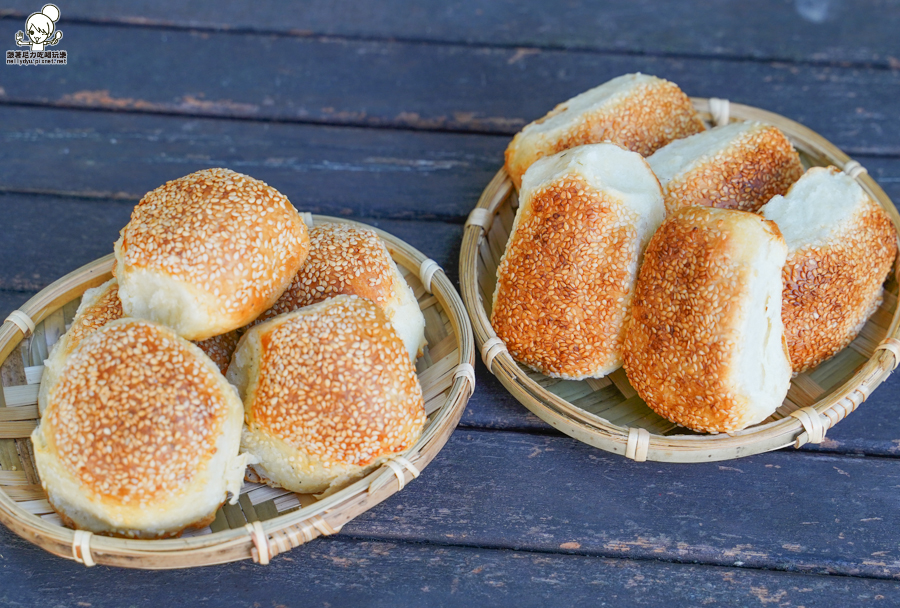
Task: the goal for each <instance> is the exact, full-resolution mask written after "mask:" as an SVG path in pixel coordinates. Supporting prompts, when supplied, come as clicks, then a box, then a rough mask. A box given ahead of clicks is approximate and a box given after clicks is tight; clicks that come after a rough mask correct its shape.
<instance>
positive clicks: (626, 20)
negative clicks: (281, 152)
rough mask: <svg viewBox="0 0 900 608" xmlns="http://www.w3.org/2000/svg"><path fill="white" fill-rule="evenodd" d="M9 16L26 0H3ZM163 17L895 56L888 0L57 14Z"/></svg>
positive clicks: (628, 46) (309, 5)
mask: <svg viewBox="0 0 900 608" xmlns="http://www.w3.org/2000/svg"><path fill="white" fill-rule="evenodd" d="M6 5H7V6H9V7H10V9H11V10H9V9H8V10H9V12H10V13H12V14H14V15H16V17H17V18H19V19H21V17H24V16H27V15H28V14H29V13H31V12H33V11H35V10H37V9H36V8H35V7H34V6H33V3H32V2H29V1H28V0H7V2H6ZM73 18H74V19H82V20H91V21H98V22H107V23H108V22H118V23H123V22H124V23H132V24H140V25H150V24H152V25H157V26H162V27H175V28H192V27H200V28H212V29H222V30H226V31H267V32H280V33H284V34H287V35H292V36H311V35H316V34H325V35H337V36H353V37H377V38H399V39H416V40H431V41H442V42H453V43H464V44H491V45H505V46H544V47H560V48H568V49H574V48H578V49H592V50H600V51H614V52H623V53H635V54H637V53H640V54H674V55H703V56H713V57H752V58H755V59H782V60H793V61H816V62H848V61H855V62H863V63H873V64H875V65H879V66H885V67H891V66H893V65H895V64H893V63H892V62H891V58H892V57H893V58H894V59H895V60H896V59H897V58H900V45H898V41H897V37H896V32H897V31H898V29H900V4H898V3H897V2H896V0H855V1H853V2H849V1H847V0H795V1H794V2H783V1H780V0H756V1H755V2H752V3H747V2H738V1H736V0H711V1H707V2H703V1H699V0H691V1H687V2H671V3H665V4H660V3H659V2H655V1H654V0H636V1H632V2H609V1H607V2H585V1H570V2H564V3H558V2H554V3H548V2H540V1H539V0H525V1H523V0H501V1H497V2H490V3H487V2H479V1H478V0H453V1H449V2H440V3H414V4H409V3H408V2H403V1H402V0H380V1H378V2H365V1H363V0H309V1H307V2H304V3H303V4H302V5H298V6H297V7H292V8H291V9H290V10H286V9H285V7H284V4H283V3H281V2H278V1H277V0H262V1H258V2H253V3H252V4H247V3H245V2H240V1H234V0H231V1H214V0H199V1H198V0H195V1H194V2H172V1H169V2H155V1H153V0H139V1H137V2H128V3H119V2H117V3H115V4H114V5H110V4H109V3H107V2H103V1H102V0H80V1H79V2H77V3H72V4H70V5H68V6H66V7H64V8H63V19H73Z"/></svg>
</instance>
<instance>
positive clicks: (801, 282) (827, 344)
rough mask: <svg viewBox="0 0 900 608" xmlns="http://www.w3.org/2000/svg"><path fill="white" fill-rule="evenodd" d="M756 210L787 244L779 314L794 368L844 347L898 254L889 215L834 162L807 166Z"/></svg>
mask: <svg viewBox="0 0 900 608" xmlns="http://www.w3.org/2000/svg"><path fill="white" fill-rule="evenodd" d="M760 214H761V215H762V216H763V217H765V218H766V219H769V220H772V221H774V222H775V223H777V224H778V227H779V228H780V229H781V233H782V234H783V235H784V239H785V241H786V242H787V246H788V257H787V264H785V266H784V270H783V272H782V279H783V282H784V293H783V298H782V312H781V318H782V320H783V321H784V330H785V336H786V338H787V344H788V350H789V351H790V353H791V364H792V365H793V369H794V372H795V373H799V372H803V371H806V370H807V369H810V368H812V367H815V366H817V365H819V364H820V363H822V362H823V361H825V360H826V359H828V358H829V357H831V356H833V355H835V354H837V353H838V352H840V351H841V350H843V349H844V348H845V347H846V346H847V345H848V344H850V342H852V341H853V339H854V338H856V336H857V335H858V334H859V332H860V331H861V330H862V328H863V325H865V323H866V320H867V319H868V318H869V317H870V316H872V314H873V313H874V312H875V311H876V310H877V309H878V306H880V305H881V300H882V293H883V291H884V288H883V283H884V280H885V279H886V278H887V275H888V273H889V272H890V270H891V266H892V265H893V262H894V258H895V256H896V255H897V234H896V232H895V230H894V225H893V224H892V222H891V219H890V217H888V214H887V213H886V212H885V211H884V209H882V208H881V206H880V205H879V204H878V203H876V202H875V201H873V200H872V199H871V198H869V196H868V195H867V194H866V193H865V191H863V189H862V188H861V187H860V186H859V184H858V183H857V182H856V180H855V179H853V178H852V177H850V176H849V175H847V174H846V173H842V172H841V171H839V170H838V169H837V168H835V167H829V168H827V169H826V168H824V167H815V168H812V169H810V170H809V171H807V172H806V174H805V175H804V176H803V177H802V178H800V181H798V182H797V183H796V184H794V185H793V186H791V189H790V190H789V191H788V193H787V194H786V195H785V196H776V197H773V198H772V200H770V201H769V202H768V203H767V204H766V205H765V206H763V208H762V209H760Z"/></svg>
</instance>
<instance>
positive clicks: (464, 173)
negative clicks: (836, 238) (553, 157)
mask: <svg viewBox="0 0 900 608" xmlns="http://www.w3.org/2000/svg"><path fill="white" fill-rule="evenodd" d="M898 124H900V123H898ZM898 141H900V140H898ZM507 142H508V139H507V137H506V136H463V135H457V134H449V133H412V132H404V131H386V130H372V129H356V128H322V127H312V126H307V125H285V124H278V125H275V124H269V123H257V122H245V121H230V120H222V119H195V118H185V117H163V116H146V115H134V114H122V113H114V114H108V113H94V112H71V111H64V110H56V109H37V108H11V107H2V106H0V145H3V146H4V149H6V150H10V151H15V153H10V154H9V155H8V157H7V158H6V159H5V160H4V162H3V163H2V164H0V190H7V191H9V190H13V191H33V192H53V193H62V194H65V193H69V194H75V195H78V196H88V197H91V196H94V197H98V196H99V197H107V198H115V199H125V200H128V201H129V203H128V204H130V205H133V204H134V202H136V201H137V200H138V199H139V198H140V197H141V196H143V195H144V194H145V193H146V192H147V191H148V190H151V189H153V188H155V187H157V186H159V185H160V184H162V183H164V182H165V181H167V180H170V179H175V178H178V177H181V176H183V175H186V174H187V173H190V172H192V171H196V170H199V169H202V168H206V167H210V166H225V167H229V168H232V169H234V170H236V171H242V172H244V173H248V174H250V175H252V176H254V177H257V178H259V179H263V180H265V181H267V182H268V183H269V184H271V185H272V186H274V187H276V188H278V189H279V190H281V191H282V192H284V193H285V194H286V195H287V196H288V197H289V198H290V199H291V200H292V201H293V203H294V204H295V205H296V206H297V207H298V208H300V209H303V210H308V211H313V212H316V213H327V214H330V215H356V216H360V217H393V218H406V219H452V220H454V221H460V220H461V218H463V217H465V215H467V214H468V212H469V211H470V210H471V208H472V207H474V205H475V202H476V201H477V200H478V197H479V195H480V194H481V190H482V189H483V188H484V186H485V185H486V184H487V183H488V181H490V179H491V177H492V176H493V174H494V172H495V171H496V170H497V169H498V168H499V166H500V165H501V164H502V159H503V150H504V149H505V147H506V144H507ZM858 158H859V160H860V162H862V163H863V164H864V165H865V166H866V167H868V169H869V173H870V174H871V175H872V176H873V177H875V178H876V179H877V180H878V181H879V183H881V185H882V186H883V187H884V188H885V190H886V191H887V192H888V194H889V195H890V196H892V197H894V199H895V200H900V160H898V159H896V158H879V157H866V156H858ZM98 221H100V222H101V224H102V223H103V221H104V220H103V218H99V219H98ZM72 238H74V237H72Z"/></svg>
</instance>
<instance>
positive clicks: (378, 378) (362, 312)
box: [227, 295, 425, 493]
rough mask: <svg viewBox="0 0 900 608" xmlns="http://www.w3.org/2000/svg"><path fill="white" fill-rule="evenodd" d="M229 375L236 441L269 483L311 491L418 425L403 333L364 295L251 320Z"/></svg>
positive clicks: (399, 446) (392, 450) (380, 457)
mask: <svg viewBox="0 0 900 608" xmlns="http://www.w3.org/2000/svg"><path fill="white" fill-rule="evenodd" d="M227 377H228V380H229V381H230V382H231V383H232V384H234V385H235V386H237V388H238V391H239V392H240V395H241V397H242V398H243V400H244V411H245V418H246V422H247V426H246V428H245V430H244V434H243V438H242V440H241V445H242V447H243V449H245V450H246V451H247V452H248V453H250V454H252V455H253V457H254V458H255V459H256V461H257V462H256V463H255V464H253V465H252V469H253V471H255V473H256V474H257V475H258V476H259V477H260V478H261V479H262V480H263V481H265V483H267V484H269V485H276V486H281V487H283V488H285V489H288V490H291V491H293V492H301V493H315V492H323V491H325V490H326V489H329V488H332V489H333V488H335V487H340V486H342V485H344V484H345V483H347V482H349V481H351V480H352V479H355V478H357V477H361V476H363V475H365V474H366V473H367V472H368V471H369V470H371V469H373V468H374V467H377V466H379V465H380V464H381V463H382V462H383V461H384V460H386V459H388V458H390V457H391V456H394V455H397V454H400V453H402V452H403V451H405V450H407V449H409V448H410V447H411V446H412V445H413V444H414V443H415V441H416V440H417V439H418V437H419V435H420V434H421V433H422V429H423V427H424V424H425V409H424V401H423V397H422V389H421V387H420V386H419V381H418V378H417V377H416V372H415V370H414V369H413V366H412V364H411V363H410V361H409V355H408V354H407V351H406V348H405V347H404V346H403V342H402V341H401V340H400V338H399V337H398V336H397V334H396V332H395V331H394V330H393V328H392V327H391V324H390V323H389V322H388V320H387V318H386V317H385V315H384V312H382V310H381V309H380V308H378V307H377V306H376V305H375V304H373V303H372V302H371V301H369V300H366V299H363V298H360V297H357V296H345V295H340V296H336V297H334V298H331V299H328V300H325V301H324V302H320V303H319V304H314V305H312V306H307V307H306V308H301V309H300V310H298V311H296V312H292V313H288V314H285V315H280V316H278V317H275V318H274V319H272V320H270V321H267V322H265V323H262V324H260V325H256V326H255V327H253V328H252V329H251V330H250V331H248V332H247V333H246V334H244V336H243V337H242V338H241V342H240V343H239V344H238V348H237V351H235V353H234V359H233V360H232V363H231V366H230V367H229V368H228V374H227Z"/></svg>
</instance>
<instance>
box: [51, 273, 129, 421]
mask: <svg viewBox="0 0 900 608" xmlns="http://www.w3.org/2000/svg"><path fill="white" fill-rule="evenodd" d="M122 316H123V315H122V304H121V303H120V302H119V286H118V284H117V283H116V280H115V279H110V280H109V281H107V282H106V283H104V284H103V285H100V286H99V287H94V288H93V289H88V290H87V291H85V292H84V294H83V295H82V296H81V304H79V305H78V310H77V311H76V312H75V318H74V319H73V320H72V325H71V327H69V329H68V331H66V333H64V334H63V335H62V336H61V337H60V339H59V340H57V342H56V344H54V345H53V348H52V349H50V355H49V356H48V357H47V360H46V361H44V372H43V374H42V375H41V388H40V390H39V392H38V411H39V412H41V413H43V412H44V410H45V409H47V395H48V393H49V391H50V387H51V386H53V384H55V383H56V380H57V379H58V378H59V374H60V372H61V371H62V369H63V366H64V365H65V363H66V359H68V358H69V355H71V354H72V352H73V351H74V350H75V349H76V348H78V345H79V344H81V341H82V340H83V339H84V338H85V336H87V335H89V334H91V333H92V332H94V331H95V330H97V329H99V328H101V327H103V326H104V325H106V324H107V323H109V322H110V321H115V320H116V319H120V318H122Z"/></svg>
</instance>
